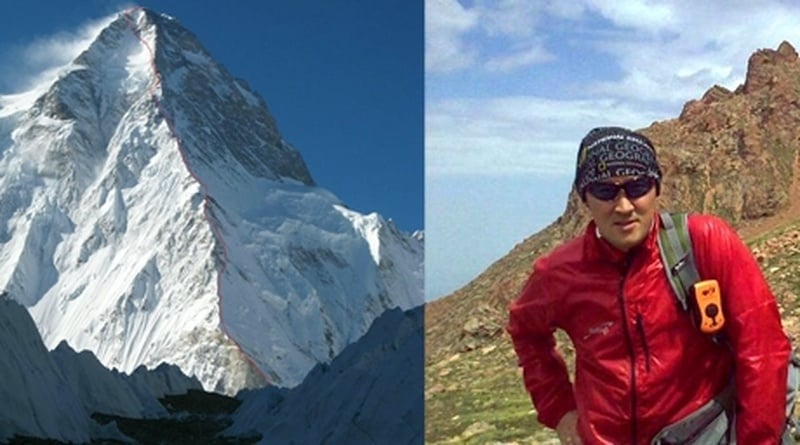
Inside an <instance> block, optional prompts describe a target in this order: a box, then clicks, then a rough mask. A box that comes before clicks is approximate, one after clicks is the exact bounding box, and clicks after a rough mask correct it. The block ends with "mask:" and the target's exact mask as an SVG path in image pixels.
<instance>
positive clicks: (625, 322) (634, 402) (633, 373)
mask: <svg viewBox="0 0 800 445" xmlns="http://www.w3.org/2000/svg"><path fill="white" fill-rule="evenodd" d="M628 265H629V260H627V259H626V260H625V263H624V264H623V266H622V276H621V277H620V280H619V293H618V295H617V296H618V298H617V299H618V300H619V305H620V309H621V310H622V325H623V327H624V331H625V342H626V344H627V345H628V355H629V357H630V359H631V360H630V362H631V380H630V382H631V438H632V439H633V440H632V441H631V443H632V444H634V445H635V444H636V443H637V442H638V441H637V438H638V436H639V431H638V429H639V426H638V424H637V423H638V422H637V421H636V408H637V406H638V401H637V397H636V355H635V351H634V349H633V339H632V338H631V332H630V329H629V328H628V317H627V313H628V312H627V310H626V304H625V293H624V292H623V291H624V289H625V277H626V276H627V274H628Z"/></svg>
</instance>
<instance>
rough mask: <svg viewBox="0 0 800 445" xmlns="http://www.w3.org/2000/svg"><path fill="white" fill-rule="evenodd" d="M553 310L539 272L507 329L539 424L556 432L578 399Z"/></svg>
mask: <svg viewBox="0 0 800 445" xmlns="http://www.w3.org/2000/svg"><path fill="white" fill-rule="evenodd" d="M553 308H554V305H553V302H552V301H549V298H547V294H546V291H545V286H543V285H542V273H540V272H538V271H535V272H534V273H533V274H532V275H531V277H530V278H529V279H528V282H527V284H526V285H525V288H524V290H523V291H522V293H521V294H520V297H519V298H518V299H517V300H516V301H514V302H513V303H511V305H510V307H509V321H508V325H507V330H508V333H509V334H510V335H511V339H512V341H513V344H514V349H515V350H516V352H517V356H518V357H519V365H520V366H521V367H522V373H523V380H524V383H525V387H526V389H527V390H528V392H529V393H530V395H531V400H532V401H533V404H534V406H535V407H536V410H537V412H538V420H539V423H541V424H543V425H545V426H547V427H549V428H553V429H555V428H556V426H557V425H558V423H559V421H561V419H562V418H563V417H564V415H565V414H567V413H568V412H570V411H574V410H575V397H574V395H573V390H572V384H571V383H570V381H569V374H568V372H567V366H566V364H565V362H564V359H563V357H561V355H560V354H559V353H558V351H556V348H555V345H556V341H555V337H554V335H553V334H554V332H555V327H554V326H553V321H552V318H553Z"/></svg>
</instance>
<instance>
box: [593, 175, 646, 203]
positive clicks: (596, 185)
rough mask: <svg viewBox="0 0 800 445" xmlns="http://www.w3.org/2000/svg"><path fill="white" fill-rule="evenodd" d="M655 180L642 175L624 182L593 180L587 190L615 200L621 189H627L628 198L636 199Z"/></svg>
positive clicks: (644, 192)
mask: <svg viewBox="0 0 800 445" xmlns="http://www.w3.org/2000/svg"><path fill="white" fill-rule="evenodd" d="M653 185H655V182H654V181H653V179H652V178H648V177H640V178H636V179H632V180H630V181H625V182H623V183H622V184H614V183H611V182H593V183H591V184H589V185H588V186H587V187H586V191H588V192H589V193H591V194H592V196H594V197H595V198H597V199H600V200H602V201H613V200H614V198H616V197H617V194H618V193H619V191H620V190H625V196H626V197H627V198H628V199H636V198H639V197H641V196H644V195H646V194H647V192H649V191H650V189H652V188H653Z"/></svg>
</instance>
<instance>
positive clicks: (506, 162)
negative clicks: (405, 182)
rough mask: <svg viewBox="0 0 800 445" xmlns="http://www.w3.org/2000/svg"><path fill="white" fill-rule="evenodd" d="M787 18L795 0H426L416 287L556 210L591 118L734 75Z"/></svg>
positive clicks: (631, 123) (665, 109) (461, 268)
mask: <svg viewBox="0 0 800 445" xmlns="http://www.w3.org/2000/svg"><path fill="white" fill-rule="evenodd" d="M798 23H800V4H798V3H797V2H793V1H767V0H762V1H757V2H746V1H733V2H732V1H722V0H710V1H703V2H690V1H679V0H675V1H658V0H573V1H569V2H564V1H539V0H471V1H467V0H463V1H458V0H426V3H425V183H426V187H425V215H426V217H425V218H426V221H425V222H426V224H425V227H426V233H425V253H426V255H425V293H426V299H428V300H431V299H435V298H438V297H441V296H444V295H447V294H449V293H451V292H453V291H455V290H457V289H458V288H459V287H461V286H463V285H465V284H467V283H468V282H469V281H470V280H472V279H473V278H475V277H476V276H477V275H478V274H479V273H480V272H482V271H483V270H485V269H486V268H487V267H488V266H490V265H491V263H492V262H494V261H496V260H497V259H499V258H501V257H502V256H503V255H505V254H506V253H508V252H509V251H510V250H511V249H512V248H513V247H514V245H516V244H517V243H519V242H521V241H522V240H524V239H525V238H526V237H528V236H530V235H532V234H534V233H535V232H537V231H539V230H540V229H542V228H543V227H545V226H546V225H547V224H549V223H551V222H553V221H555V219H556V218H557V217H558V216H559V215H561V213H563V211H564V208H565V206H566V202H567V198H568V196H569V192H570V187H571V181H572V175H573V168H574V162H575V154H576V151H577V147H578V142H579V141H580V139H581V138H582V137H583V136H584V135H585V134H586V132H587V131H588V130H589V129H591V128H592V127H595V126H601V125H621V126H627V127H630V128H634V129H638V128H644V127H647V126H649V125H650V124H651V123H652V122H654V121H659V120H665V119H671V118H675V117H677V116H678V115H679V114H680V111H681V108H682V107H683V104H684V103H685V102H686V101H688V100H690V99H699V98H700V97H702V95H703V93H704V92H705V91H706V90H708V89H709V88H710V87H711V86H713V85H714V84H718V85H721V86H724V87H727V88H729V89H731V90H732V89H735V88H736V87H737V86H738V85H739V84H741V83H742V82H743V81H744V76H745V73H746V68H747V60H748V58H749V56H750V55H751V54H752V53H753V52H754V51H756V50H758V49H761V48H771V49H776V48H777V47H778V45H779V44H780V43H781V42H782V41H784V40H787V41H789V42H790V43H792V44H793V45H795V46H796V47H797V48H800V27H798V26H797V24H798Z"/></svg>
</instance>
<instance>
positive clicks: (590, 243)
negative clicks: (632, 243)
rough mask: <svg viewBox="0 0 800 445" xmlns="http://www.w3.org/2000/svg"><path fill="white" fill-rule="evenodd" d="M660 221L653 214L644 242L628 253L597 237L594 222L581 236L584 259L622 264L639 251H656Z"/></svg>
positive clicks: (658, 217)
mask: <svg viewBox="0 0 800 445" xmlns="http://www.w3.org/2000/svg"><path fill="white" fill-rule="evenodd" d="M660 225H661V220H660V216H659V213H658V211H656V212H654V214H653V224H652V227H650V231H649V232H648V233H647V237H645V239H644V241H643V242H642V243H641V244H639V245H638V246H636V247H634V248H633V249H631V250H630V251H628V252H623V251H621V250H619V249H617V248H616V247H614V246H612V245H611V244H609V243H608V242H607V241H606V240H604V239H603V238H601V237H600V236H599V232H598V231H597V225H596V224H595V222H594V220H592V221H590V222H589V224H588V225H587V226H586V230H585V231H584V234H583V252H584V257H585V258H586V259H587V260H589V261H600V262H608V263H614V264H622V263H624V262H625V260H626V259H627V258H629V257H632V256H634V255H637V253H638V252H641V251H643V250H644V251H653V250H658V230H659V227H660Z"/></svg>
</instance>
